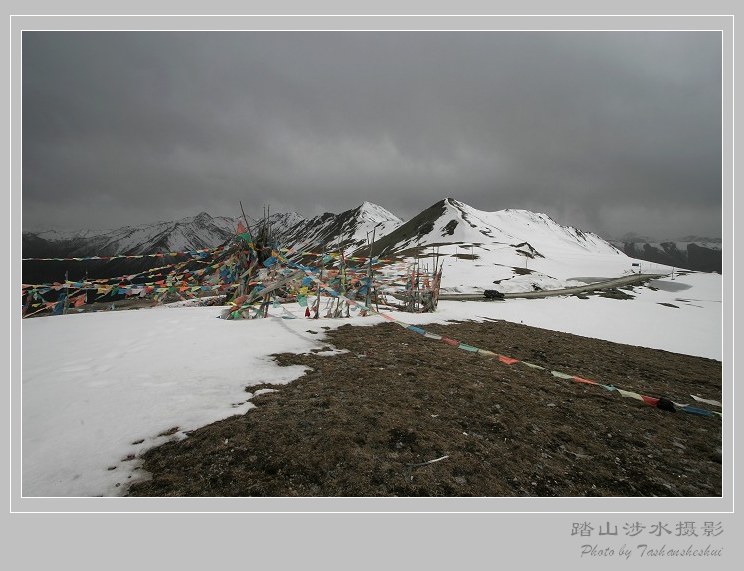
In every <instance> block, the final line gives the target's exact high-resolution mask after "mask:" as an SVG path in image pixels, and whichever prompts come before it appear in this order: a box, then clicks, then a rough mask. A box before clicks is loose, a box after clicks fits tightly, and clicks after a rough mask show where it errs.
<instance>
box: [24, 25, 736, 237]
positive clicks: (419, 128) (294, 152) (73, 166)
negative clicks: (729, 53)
mask: <svg viewBox="0 0 744 571" xmlns="http://www.w3.org/2000/svg"><path fill="white" fill-rule="evenodd" d="M23 176H24V182H23V215H24V226H25V227H31V226H37V227H38V226H45V225H56V226H63V227H86V226H90V225H91V224H92V222H91V221H93V223H96V224H97V225H99V226H118V225H123V224H138V223H143V222H148V221H154V220H158V219H174V218H176V217H178V216H185V215H190V214H196V213H197V212H199V211H200V210H206V211H208V212H210V213H212V214H213V215H216V214H228V215H234V214H235V210H236V208H238V200H242V201H243V204H244V205H246V206H248V207H249V208H250V209H251V210H252V211H253V213H254V214H255V213H258V212H261V210H262V206H263V204H267V203H268V204H271V207H272V210H274V211H278V210H289V209H293V210H297V211H299V212H300V213H302V214H304V215H312V214H316V213H318V212H321V211H336V212H339V211H342V210H345V209H348V208H352V207H354V206H357V205H358V204H360V203H361V202H362V201H364V200H369V201H372V202H376V203H379V204H381V205H382V206H384V207H386V208H388V209H389V210H392V211H393V212H396V213H398V214H399V215H401V216H404V217H407V216H412V215H414V214H416V213H417V212H418V211H420V210H422V209H423V208H425V207H427V206H429V205H430V204H431V203H433V202H435V201H436V200H439V199H440V198H443V197H445V196H452V197H455V198H458V199H460V200H462V201H464V202H466V203H469V204H471V205H472V206H474V207H476V208H480V209H484V210H498V209H501V208H528V209H532V210H538V211H542V212H546V213H548V214H551V215H553V216H554V217H555V218H556V219H557V220H558V221H559V222H562V223H565V224H574V225H577V226H580V227H582V228H584V229H588V230H594V231H598V232H604V233H607V234H611V235H613V234H614V235H617V234H622V233H625V232H629V231H634V232H639V233H645V234H650V235H653V236H657V237H676V236H677V235H680V234H691V233H698V234H709V235H715V236H720V234H721V44H720V35H719V34H718V33H713V32H699V33H698V32H479V33H474V32H404V33H393V32H346V33H339V32H240V33H238V32H236V33H218V32H180V33H169V32H154V33H148V32H107V33H81V32H77V33H65V32H26V33H24V38H23Z"/></svg>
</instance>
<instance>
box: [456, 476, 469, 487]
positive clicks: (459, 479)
mask: <svg viewBox="0 0 744 571" xmlns="http://www.w3.org/2000/svg"><path fill="white" fill-rule="evenodd" d="M455 482H457V483H458V484H461V485H465V484H467V483H468V481H467V480H466V479H465V478H463V477H462V476H457V477H456V478H455Z"/></svg>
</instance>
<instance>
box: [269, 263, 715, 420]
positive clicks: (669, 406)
mask: <svg viewBox="0 0 744 571" xmlns="http://www.w3.org/2000/svg"><path fill="white" fill-rule="evenodd" d="M290 252H291V249H290V250H289V251H288V252H287V255H289V254H290ZM280 257H281V258H282V259H283V260H284V262H285V263H287V264H288V265H291V266H294V267H296V268H297V269H301V270H302V271H304V272H305V273H306V274H307V275H308V276H309V277H310V278H311V279H312V280H313V281H314V282H316V283H317V284H318V285H319V286H320V287H322V288H323V289H324V290H325V291H327V292H328V293H329V294H331V296H333V297H338V298H340V299H342V300H344V301H347V302H348V303H349V304H350V305H351V307H354V306H359V307H361V308H362V309H365V310H366V311H369V312H370V313H373V314H375V315H379V316H380V317H382V318H383V319H386V320H387V321H390V322H391V323H395V324H396V325H399V326H401V327H403V328H404V329H407V330H409V331H412V332H413V333H418V334H419V335H422V336H423V337H425V338H427V339H434V340H438V341H442V342H443V343H446V344H447V345H451V346H452V347H457V348H458V349H462V350H464V351H469V352H471V353H475V354H476V355H480V356H483V357H491V358H494V357H495V358H497V359H498V360H499V361H500V362H501V363H504V364H505V365H509V366H511V365H514V364H516V363H522V364H523V365H525V366H527V367H530V368H532V369H538V370H542V371H548V372H549V373H550V374H551V375H553V376H554V377H557V378H559V379H566V380H572V381H574V382H577V383H583V384H587V385H596V386H598V387H602V388H603V389H605V390H608V391H610V392H613V391H614V392H617V393H618V394H620V396H622V397H626V398H633V399H635V400H639V401H641V402H643V403H644V404H647V405H648V406H652V407H655V408H659V409H661V410H668V411H670V412H674V410H675V407H676V408H679V409H680V410H683V411H684V412H687V413H689V414H695V415H698V416H706V417H713V416H716V415H718V416H719V417H721V418H722V417H723V415H722V414H721V413H720V412H717V411H710V410H707V409H704V408H699V407H696V406H692V405H689V404H682V403H677V402H673V401H670V400H669V399H666V398H663V397H662V398H657V397H652V396H648V395H641V394H639V393H636V392H633V391H626V390H623V389H620V388H618V387H615V386H613V385H604V384H602V383H599V382H597V381H594V380H591V379H585V378H583V377H579V376H578V375H569V374H567V373H563V372H561V371H554V370H550V369H546V368H545V367H542V366H540V365H535V364H534V363H529V362H527V361H522V360H520V359H515V358H513V357H507V356H506V355H500V354H498V353H495V352H493V351H489V350H487V349H481V348H479V347H475V346H473V345H468V344H467V343H462V342H461V341H458V340H457V339H451V338H449V337H446V336H444V335H439V334H437V333H431V332H429V331H426V330H425V329H422V328H421V327H416V326H415V325H410V324H408V323H403V322H402V321H399V320H397V319H395V318H394V317H393V316H392V315H388V314H385V313H380V312H378V311H375V310H374V309H372V308H370V307H367V306H366V305H364V304H363V303H361V302H358V301H355V300H351V299H349V298H348V297H346V296H345V295H343V294H341V293H339V292H337V291H336V290H334V289H333V288H332V287H330V286H329V285H328V284H325V283H323V282H322V281H321V280H320V279H319V278H318V277H317V276H316V275H315V274H314V273H313V271H312V269H311V268H308V267H307V266H303V265H302V264H299V263H297V262H292V261H290V260H288V259H287V258H285V257H284V256H282V255H281V254H280ZM696 400H700V399H696ZM700 402H703V401H700Z"/></svg>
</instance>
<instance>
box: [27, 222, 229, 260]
mask: <svg viewBox="0 0 744 571" xmlns="http://www.w3.org/2000/svg"><path fill="white" fill-rule="evenodd" d="M236 225H237V222H236V220H234V219H232V218H227V217H223V216H218V217H215V218H213V217H212V216H210V215H209V214H207V213H206V212H202V213H200V214H198V215H196V216H191V217H188V218H183V219H182V220H178V221H175V222H156V223H154V224H144V225H142V226H124V227H122V228H116V229H113V230H102V231H92V230H80V231H62V232H60V231H57V230H49V231H46V232H24V233H23V256H24V257H26V258H29V257H42V256H47V257H57V256H64V257H76V256H116V255H123V254H127V255H133V254H154V253H158V252H182V251H189V250H201V249H203V248H213V247H214V246H217V245H219V244H221V243H222V242H224V241H225V240H227V239H229V238H230V237H231V236H233V235H234V234H235V228H236ZM50 252H52V253H53V255H50Z"/></svg>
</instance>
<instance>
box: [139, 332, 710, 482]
mask: <svg viewBox="0 0 744 571" xmlns="http://www.w3.org/2000/svg"><path fill="white" fill-rule="evenodd" d="M426 328H427V329H428V330H430V331H432V332H436V333H441V334H445V335H447V336H449V337H451V338H454V339H458V340H461V341H463V342H465V343H469V344H471V345H475V346H477V347H482V348H486V349H490V350H492V351H495V352H497V353H501V354H504V355H508V356H510V357H514V358H517V359H521V360H526V361H529V362H531V363H534V364H538V365H542V366H544V367H547V368H548V369H553V370H559V371H563V372H565V373H570V374H575V375H579V376H581V377H584V378H588V379H594V380H596V381H598V382H601V383H604V384H612V385H614V386H616V387H619V388H621V389H625V390H628V391H635V392H638V393H641V394H644V395H649V396H654V397H667V398H669V399H671V400H672V401H675V402H681V403H694V401H693V400H692V398H691V396H690V395H691V394H695V395H699V396H702V397H704V398H708V399H715V400H719V401H720V400H721V363H720V362H719V361H715V360H710V359H704V358H699V357H690V356H685V355H678V354H674V353H669V352H666V351H659V350H653V349H646V348H641V347H634V346H629V345H620V344H616V343H609V342H606V341H600V340H596V339H589V338H585V337H579V336H576V335H570V334H566V333H559V332H554V331H548V330H543V329H536V328H533V327H527V326H525V325H520V324H514V323H509V322H505V321H490V322H484V323H473V322H465V323H456V324H449V325H431V326H427V327H426ZM308 330H311V332H314V333H316V334H318V336H319V338H321V337H322V338H323V339H324V340H325V341H326V342H327V345H328V346H329V347H334V348H337V349H343V350H346V351H347V352H345V353H343V354H340V355H334V356H329V355H323V354H322V352H320V351H316V352H311V353H309V354H304V355H294V354H281V355H277V356H275V358H276V360H277V361H278V362H279V363H280V364H282V365H290V364H301V365H306V366H308V367H310V368H311V369H312V370H311V371H310V372H308V373H307V374H306V375H305V376H303V377H302V378H300V379H298V380H297V381H295V382H293V383H290V384H289V385H282V386H277V387H270V386H268V385H266V386H263V387H256V386H252V387H246V391H247V392H251V393H255V392H256V391H257V389H259V388H275V389H277V390H275V391H269V392H265V393H263V394H259V395H256V396H253V398H252V402H254V403H255V404H256V408H255V409H252V410H250V411H249V412H247V413H246V414H244V415H238V416H233V417H230V418H227V419H225V420H223V421H220V422H216V423H214V424H211V425H209V426H205V427H203V428H201V429H199V430H196V431H194V432H193V433H191V434H190V436H189V437H188V438H186V439H183V440H180V441H173V442H169V443H166V444H164V445H162V446H160V447H158V448H154V449H152V450H150V451H149V452H148V453H146V454H145V455H144V457H143V459H144V465H143V469H144V470H146V471H147V472H149V473H150V474H151V475H152V478H151V479H149V480H147V481H144V482H140V483H137V484H134V485H132V486H131V487H130V489H129V491H128V494H129V495H132V496H429V497H432V496H477V497H489V496H490V497H503V496H564V497H569V496H571V497H572V496H615V497H617V496H709V497H710V496H720V495H721V493H722V484H721V469H722V455H721V437H722V430H721V419H720V418H719V417H717V416H715V417H700V416H695V415H692V414H688V413H684V412H681V411H677V412H668V411H664V410H660V409H658V408H655V407H651V406H647V405H645V404H643V403H642V402H639V401H637V400H634V399H631V398H623V397H621V396H620V395H619V394H618V393H617V392H610V391H607V390H605V389H602V388H600V387H596V386H591V385H586V384H580V383H577V382H574V381H570V380H564V379H558V378H555V377H553V376H552V375H550V374H549V373H548V372H546V371H541V370H537V369H531V368H529V367H527V366H524V365H522V364H520V363H516V364H513V365H505V364H504V363H501V362H499V361H498V360H496V359H493V358H484V357H481V356H478V355H476V354H473V353H469V352H467V351H463V350H459V349H456V348H454V347H451V346H448V345H446V344H444V343H442V342H439V341H434V340H429V339H425V338H423V337H421V336H419V335H416V334H413V333H411V332H409V331H406V330H404V329H402V328H400V327H398V326H396V325H390V324H385V325H379V326H375V327H355V326H351V325H347V326H343V327H341V328H339V329H337V330H334V331H325V330H324V328H323V327H322V322H308ZM250 396H251V395H247V397H250ZM701 406H703V407H706V406H707V405H701ZM708 408H710V409H712V410H720V409H716V408H715V407H708ZM174 428H175V427H174ZM431 460H437V461H436V462H432V463H427V462H429V461H431Z"/></svg>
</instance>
